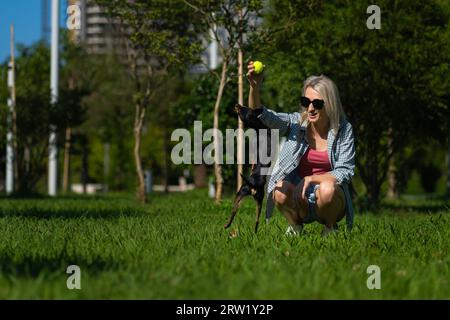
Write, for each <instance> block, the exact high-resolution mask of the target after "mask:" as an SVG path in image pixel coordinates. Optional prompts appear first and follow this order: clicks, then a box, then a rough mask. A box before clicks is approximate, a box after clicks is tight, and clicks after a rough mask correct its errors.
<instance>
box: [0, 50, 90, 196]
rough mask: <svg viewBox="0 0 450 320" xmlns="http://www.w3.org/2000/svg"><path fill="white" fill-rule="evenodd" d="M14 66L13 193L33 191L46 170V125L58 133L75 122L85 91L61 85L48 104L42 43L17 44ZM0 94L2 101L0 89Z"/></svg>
mask: <svg viewBox="0 0 450 320" xmlns="http://www.w3.org/2000/svg"><path fill="white" fill-rule="evenodd" d="M16 66H17V67H16V94H17V100H16V101H17V103H16V108H17V109H16V110H17V163H18V181H17V182H18V183H17V192H19V193H30V192H34V191H36V184H37V182H38V181H39V180H40V178H41V177H42V176H43V175H44V173H45V172H46V156H47V148H48V134H49V128H50V124H55V125H56V126H57V128H58V131H57V134H58V135H61V134H62V132H64V130H65V128H66V127H67V126H72V127H73V126H77V125H79V124H80V123H81V122H82V121H83V114H84V109H83V106H82V104H81V103H80V100H81V99H82V98H83V96H84V95H85V94H86V92H85V89H80V88H78V89H77V88H67V87H65V86H64V84H62V85H61V88H60V99H59V102H58V103H57V104H50V99H49V97H50V86H49V83H50V81H49V77H50V52H49V50H48V48H47V47H46V46H45V44H44V43H36V44H34V45H32V46H30V47H25V46H21V47H19V56H18V58H17V59H16ZM5 68H6V65H3V66H2V69H3V70H5ZM63 70H64V69H63ZM2 74H4V73H3V72H2ZM0 94H2V96H0V99H1V100H2V101H6V98H7V97H6V96H3V94H4V93H3V91H2V92H0ZM58 140H60V139H58Z"/></svg>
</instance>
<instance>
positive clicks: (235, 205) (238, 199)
mask: <svg viewBox="0 0 450 320" xmlns="http://www.w3.org/2000/svg"><path fill="white" fill-rule="evenodd" d="M247 189H248V187H247V186H245V185H243V186H242V187H241V189H239V191H238V193H237V194H236V197H235V198H234V203H233V211H232V212H231V215H230V218H229V219H228V222H227V223H226V224H225V225H224V226H223V227H224V228H225V229H227V228H229V227H230V226H231V224H232V223H233V219H234V216H235V215H236V213H237V210H238V209H239V205H240V203H241V200H242V198H244V197H245V196H247V195H248V194H247V192H246V190H247Z"/></svg>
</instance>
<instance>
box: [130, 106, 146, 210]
mask: <svg viewBox="0 0 450 320" xmlns="http://www.w3.org/2000/svg"><path fill="white" fill-rule="evenodd" d="M144 116H145V107H143V106H140V105H136V117H135V121H134V150H133V153H134V162H135V165H136V174H137V178H138V187H137V198H138V200H139V201H141V202H143V203H146V202H147V194H146V192H145V179H144V171H143V169H142V161H141V134H142V125H143V122H144Z"/></svg>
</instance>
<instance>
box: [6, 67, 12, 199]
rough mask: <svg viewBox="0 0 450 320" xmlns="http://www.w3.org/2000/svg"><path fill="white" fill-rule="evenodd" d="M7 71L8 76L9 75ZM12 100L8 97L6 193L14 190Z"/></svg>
mask: <svg viewBox="0 0 450 320" xmlns="http://www.w3.org/2000/svg"><path fill="white" fill-rule="evenodd" d="M9 72H10V71H8V76H9ZM12 106H13V104H12V100H11V99H8V107H9V113H8V120H7V121H8V133H7V135H6V139H7V144H6V193H7V194H10V193H12V192H13V191H14V149H13V134H12V128H11V127H12V116H11V114H12Z"/></svg>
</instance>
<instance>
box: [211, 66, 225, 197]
mask: <svg viewBox="0 0 450 320" xmlns="http://www.w3.org/2000/svg"><path fill="white" fill-rule="evenodd" d="M227 69H228V64H227V59H224V61H223V64H222V74H221V77H220V85H219V91H218V92H217V99H216V104H215V106H214V174H215V177H216V196H215V199H216V203H219V202H220V201H221V200H222V192H223V191H222V189H223V177H222V166H221V164H220V154H221V151H222V150H219V142H220V141H219V136H218V130H219V111H220V102H221V100H222V95H223V90H224V88H225V83H226V76H227Z"/></svg>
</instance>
